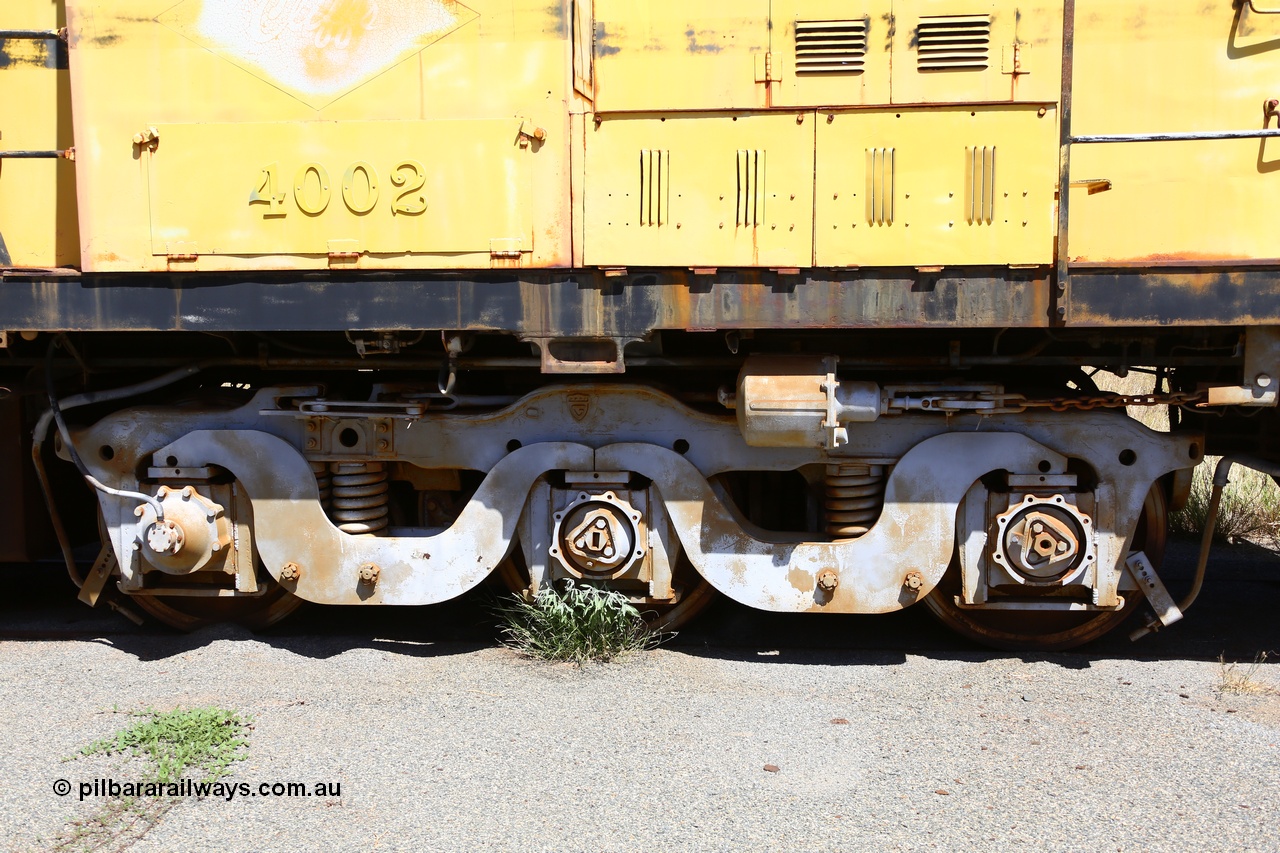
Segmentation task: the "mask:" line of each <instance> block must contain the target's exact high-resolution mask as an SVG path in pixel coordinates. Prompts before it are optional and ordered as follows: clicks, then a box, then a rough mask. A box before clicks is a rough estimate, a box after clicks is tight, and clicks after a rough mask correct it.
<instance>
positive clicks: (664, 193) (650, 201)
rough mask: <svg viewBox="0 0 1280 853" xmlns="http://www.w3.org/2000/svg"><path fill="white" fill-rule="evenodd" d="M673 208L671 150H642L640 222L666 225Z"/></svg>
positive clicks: (642, 223)
mask: <svg viewBox="0 0 1280 853" xmlns="http://www.w3.org/2000/svg"><path fill="white" fill-rule="evenodd" d="M670 209H671V152H670V151H667V150H662V149H657V148H644V149H641V151H640V224H641V225H666V224H667V221H668V220H669V218H670Z"/></svg>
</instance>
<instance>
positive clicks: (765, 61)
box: [755, 53, 782, 83]
mask: <svg viewBox="0 0 1280 853" xmlns="http://www.w3.org/2000/svg"><path fill="white" fill-rule="evenodd" d="M755 60H756V82H757V83H778V82H780V81H781V80H782V74H781V72H780V70H779V69H776V68H775V67H774V63H773V54H772V53H757V54H756V56H755Z"/></svg>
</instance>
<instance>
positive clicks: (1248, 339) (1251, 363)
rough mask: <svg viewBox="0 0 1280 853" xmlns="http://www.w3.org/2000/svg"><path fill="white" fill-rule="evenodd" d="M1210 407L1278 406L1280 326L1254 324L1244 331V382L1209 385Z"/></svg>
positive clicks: (1279, 388) (1279, 397)
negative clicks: (1217, 385)
mask: <svg viewBox="0 0 1280 853" xmlns="http://www.w3.org/2000/svg"><path fill="white" fill-rule="evenodd" d="M1206 390H1207V391H1208V395H1209V399H1208V404H1209V405H1210V406H1275V405H1276V403H1277V401H1278V400H1280V394H1277V391H1278V390H1280V329H1277V328H1275V327H1273V326H1253V327H1251V328H1249V329H1246V330H1245V333H1244V382H1243V384H1241V385H1225V386H1219V387H1209V388H1207V389H1206Z"/></svg>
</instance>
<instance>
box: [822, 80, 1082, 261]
mask: <svg viewBox="0 0 1280 853" xmlns="http://www.w3.org/2000/svg"><path fill="white" fill-rule="evenodd" d="M832 116H833V117H832V119H831V120H830V121H827V120H825V119H820V120H819V121H818V134H817V180H816V181H815V183H816V185H817V187H818V190H817V199H816V204H815V211H816V213H815V223H814V232H815V235H816V236H815V244H816V255H817V257H816V264H817V266H820V267H828V266H830V267H841V266H882V265H883V266H916V267H918V266H961V265H971V264H1015V265H1023V264H1049V263H1052V261H1053V240H1054V210H1055V207H1054V191H1055V188H1056V185H1057V162H1058V145H1057V133H1058V124H1057V121H1056V115H1055V111H1054V110H1052V109H1046V110H1045V111H1044V114H1043V115H1041V114H1040V109H1039V108H1037V107H1034V106H1013V105H1009V106H983V107H972V108H970V107H933V108H929V109H897V110H893V109H890V110H861V111H856V112H842V113H833V114H832Z"/></svg>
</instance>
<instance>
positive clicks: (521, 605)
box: [494, 582, 662, 664]
mask: <svg viewBox="0 0 1280 853" xmlns="http://www.w3.org/2000/svg"><path fill="white" fill-rule="evenodd" d="M494 611H495V613H496V615H497V616H498V618H499V620H500V623H501V627H500V631H501V634H502V642H503V645H505V646H507V647H508V648H511V649H515V650H516V651H518V652H520V653H521V654H523V655H525V656H527V657H531V658H536V659H537V660H545V661H571V662H573V663H577V664H582V663H585V662H587V661H609V660H613V659H615V658H619V657H623V656H625V655H627V654H628V653H630V652H636V651H642V650H644V649H651V648H653V647H654V646H656V645H657V644H658V643H659V642H661V640H662V636H661V635H659V634H657V633H655V632H654V631H653V630H651V629H650V628H649V627H648V626H647V625H646V624H645V622H644V618H643V617H641V615H640V612H639V611H638V610H636V608H635V607H633V606H632V605H631V603H630V602H628V601H627V599H626V597H625V596H623V595H622V594H620V593H618V592H615V591H613V590H605V589H599V588H597V587H594V586H589V585H587V584H574V583H572V582H567V583H565V585H564V586H563V588H562V589H560V590H556V589H550V588H544V589H542V590H541V591H539V592H538V594H537V596H535V597H534V598H532V599H531V600H526V599H525V598H523V597H521V596H519V595H515V596H511V597H510V598H507V599H503V600H502V601H500V602H499V603H498V604H497V605H496V607H495V608H494Z"/></svg>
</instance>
